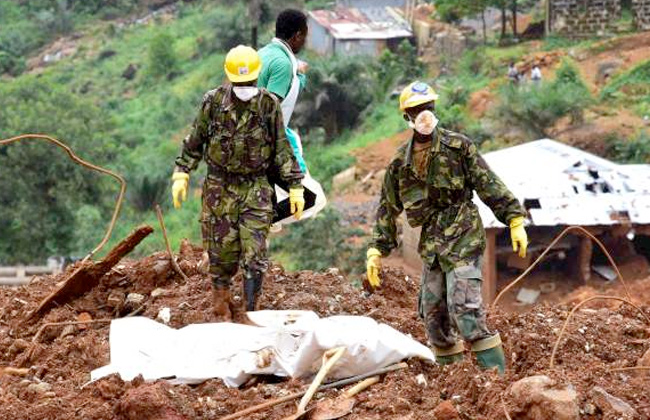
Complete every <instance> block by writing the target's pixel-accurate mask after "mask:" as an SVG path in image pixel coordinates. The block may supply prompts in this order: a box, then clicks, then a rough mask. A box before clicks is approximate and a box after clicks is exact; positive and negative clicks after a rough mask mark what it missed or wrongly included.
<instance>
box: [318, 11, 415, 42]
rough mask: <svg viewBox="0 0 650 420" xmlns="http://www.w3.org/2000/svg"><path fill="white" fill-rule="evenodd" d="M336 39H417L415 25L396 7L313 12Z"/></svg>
mask: <svg viewBox="0 0 650 420" xmlns="http://www.w3.org/2000/svg"><path fill="white" fill-rule="evenodd" d="M309 16H311V17H312V18H313V19H314V20H315V21H316V22H318V23H319V24H320V25H321V26H323V27H324V28H325V29H327V31H328V32H329V33H330V34H331V35H332V36H333V37H334V38H336V39H391V38H407V37H411V36H413V31H412V29H411V25H410V24H409V23H408V22H407V21H406V20H405V19H404V18H403V17H402V15H401V13H400V12H399V9H396V8H394V7H368V8H363V9H356V8H347V7H337V8H335V9H334V10H314V11H311V12H309Z"/></svg>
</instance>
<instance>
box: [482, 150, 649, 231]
mask: <svg viewBox="0 0 650 420" xmlns="http://www.w3.org/2000/svg"><path fill="white" fill-rule="evenodd" d="M483 157H484V158H485V160H486V161H487V163H488V164H489V165H490V167H491V168H492V170H493V171H494V172H495V173H496V174H497V175H498V176H499V177H500V178H501V179H502V180H503V182H504V183H505V184H506V185H507V186H508V188H510V190H511V191H512V192H513V194H515V196H516V197H517V198H518V199H519V200H520V201H521V202H522V203H524V205H525V206H526V207H527V209H528V211H529V214H530V218H531V220H532V223H533V224H534V225H536V226H556V225H583V226H593V225H615V224H621V223H622V222H631V223H636V224H648V223H650V165H619V164H616V163H614V162H611V161H608V160H606V159H603V158H600V157H598V156H596V155H593V154H591V153H587V152H584V151H582V150H580V149H576V148H574V147H571V146H567V145H566V144H562V143H559V142H556V141H554V140H550V139H544V140H537V141H533V142H530V143H525V144H522V145H519V146H514V147H509V148H507V149H503V150H499V151H496V152H490V153H486V154H485V155H483ZM474 201H475V202H477V204H479V211H480V213H481V218H482V219H483V224H484V225H485V227H502V226H503V225H502V224H501V223H500V222H499V221H497V220H496V218H495V217H494V215H493V214H492V212H491V211H490V210H489V209H488V207H487V206H485V205H484V204H483V203H481V202H480V200H478V198H477V197H474Z"/></svg>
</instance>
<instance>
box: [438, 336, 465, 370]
mask: <svg viewBox="0 0 650 420" xmlns="http://www.w3.org/2000/svg"><path fill="white" fill-rule="evenodd" d="M464 351H465V346H463V343H462V342H461V341H457V342H456V344H454V345H453V346H451V347H447V348H440V347H436V346H433V353H434V354H435V355H436V362H437V363H438V364H439V365H440V366H446V365H451V364H452V363H456V362H460V361H461V360H463V358H464V355H463V352H464Z"/></svg>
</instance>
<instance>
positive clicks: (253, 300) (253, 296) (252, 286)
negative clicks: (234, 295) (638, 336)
mask: <svg viewBox="0 0 650 420" xmlns="http://www.w3.org/2000/svg"><path fill="white" fill-rule="evenodd" d="M261 291H262V273H248V274H247V275H246V276H245V278H244V299H245V302H246V311H248V312H250V311H257V310H258V306H257V299H258V298H259V295H260V292H261Z"/></svg>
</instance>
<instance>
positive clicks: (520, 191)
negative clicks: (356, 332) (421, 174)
mask: <svg viewBox="0 0 650 420" xmlns="http://www.w3.org/2000/svg"><path fill="white" fill-rule="evenodd" d="M483 157H484V158H485V160H486V162H487V163H488V165H489V166H490V168H491V169H492V170H493V171H494V172H495V173H496V174H497V175H498V176H499V177H500V178H501V180H503V182H504V183H505V184H506V185H507V186H508V188H509V189H510V190H511V191H512V193H513V194H514V195H515V196H516V197H517V199H519V201H520V202H521V203H522V204H523V205H524V207H525V208H526V211H527V213H528V221H529V222H530V223H529V224H528V225H527V226H526V230H527V231H528V235H529V239H530V244H529V247H528V255H527V257H526V258H525V259H521V258H519V257H518V256H517V255H516V254H514V253H513V252H512V246H511V244H510V232H509V229H507V228H506V227H505V226H504V225H503V224H501V222H499V221H498V220H497V219H496V218H495V217H494V215H493V214H492V211H491V210H490V209H489V208H488V207H487V206H486V205H485V204H483V203H482V202H481V201H480V199H479V198H478V197H477V196H475V197H474V202H475V203H476V204H477V205H478V208H479V212H480V214H481V219H482V221H483V225H484V227H485V229H486V234H487V248H486V250H485V254H484V273H483V281H484V285H485V286H484V288H483V293H484V299H485V301H486V302H491V301H492V300H493V299H494V297H495V295H496V292H497V275H498V273H499V272H498V271H497V267H498V266H499V267H503V268H506V267H507V268H511V269H516V270H524V269H526V268H528V266H529V265H530V264H531V263H532V262H533V261H534V260H535V259H536V258H537V257H538V256H539V255H540V254H541V253H542V252H543V251H544V249H546V247H547V246H548V245H549V244H550V243H551V242H552V241H553V239H554V238H555V237H556V236H557V235H558V234H559V233H560V232H561V231H562V230H564V228H566V227H567V226H581V227H583V228H585V229H586V230H587V231H589V232H590V233H591V234H593V235H595V236H596V237H597V238H598V239H599V240H600V241H601V242H602V243H603V244H604V245H605V247H606V248H607V249H608V250H609V251H610V252H611V253H612V257H613V258H614V260H615V261H616V262H617V263H621V262H627V261H630V260H634V261H642V262H643V264H640V265H641V266H645V267H646V268H647V261H646V259H647V258H648V257H649V256H650V253H648V249H649V245H650V165H644V164H640V165H620V164H617V163H614V162H611V161H608V160H606V159H603V158H600V157H598V156H596V155H593V154H590V153H587V152H584V151H582V150H580V149H576V148H574V147H571V146H568V145H566V144H563V143H559V142H556V141H554V140H549V139H543V140H537V141H533V142H529V143H525V144H521V145H518V146H513V147H509V148H506V149H502V150H498V151H494V152H490V153H486V154H485V155H483ZM401 225H402V229H403V236H402V251H403V255H404V257H405V259H406V260H407V261H408V262H410V263H419V255H418V253H417V242H418V240H419V237H420V233H419V229H413V228H410V227H409V226H408V224H407V223H401ZM594 245H595V244H593V243H592V241H591V239H589V238H588V237H587V236H584V235H582V234H580V232H577V231H574V232H572V233H571V234H569V235H567V236H565V237H564V239H562V240H560V241H559V242H558V243H556V244H555V246H554V247H553V248H552V249H551V251H550V252H549V254H547V256H546V258H545V261H552V262H553V264H554V266H555V267H557V268H558V269H559V270H561V271H563V272H564V273H565V274H564V276H563V278H566V279H567V280H568V279H576V280H577V283H578V284H584V283H585V282H587V281H588V280H589V279H590V278H591V275H592V272H596V273H598V274H600V275H603V277H605V278H607V277H608V276H611V274H613V273H611V272H610V271H609V269H608V268H606V267H601V265H607V263H606V260H605V259H604V256H603V255H602V254H601V251H600V249H598V247H596V246H594ZM637 253H638V254H637ZM644 257H645V258H644ZM411 265H412V264H411ZM603 268H606V270H603Z"/></svg>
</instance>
